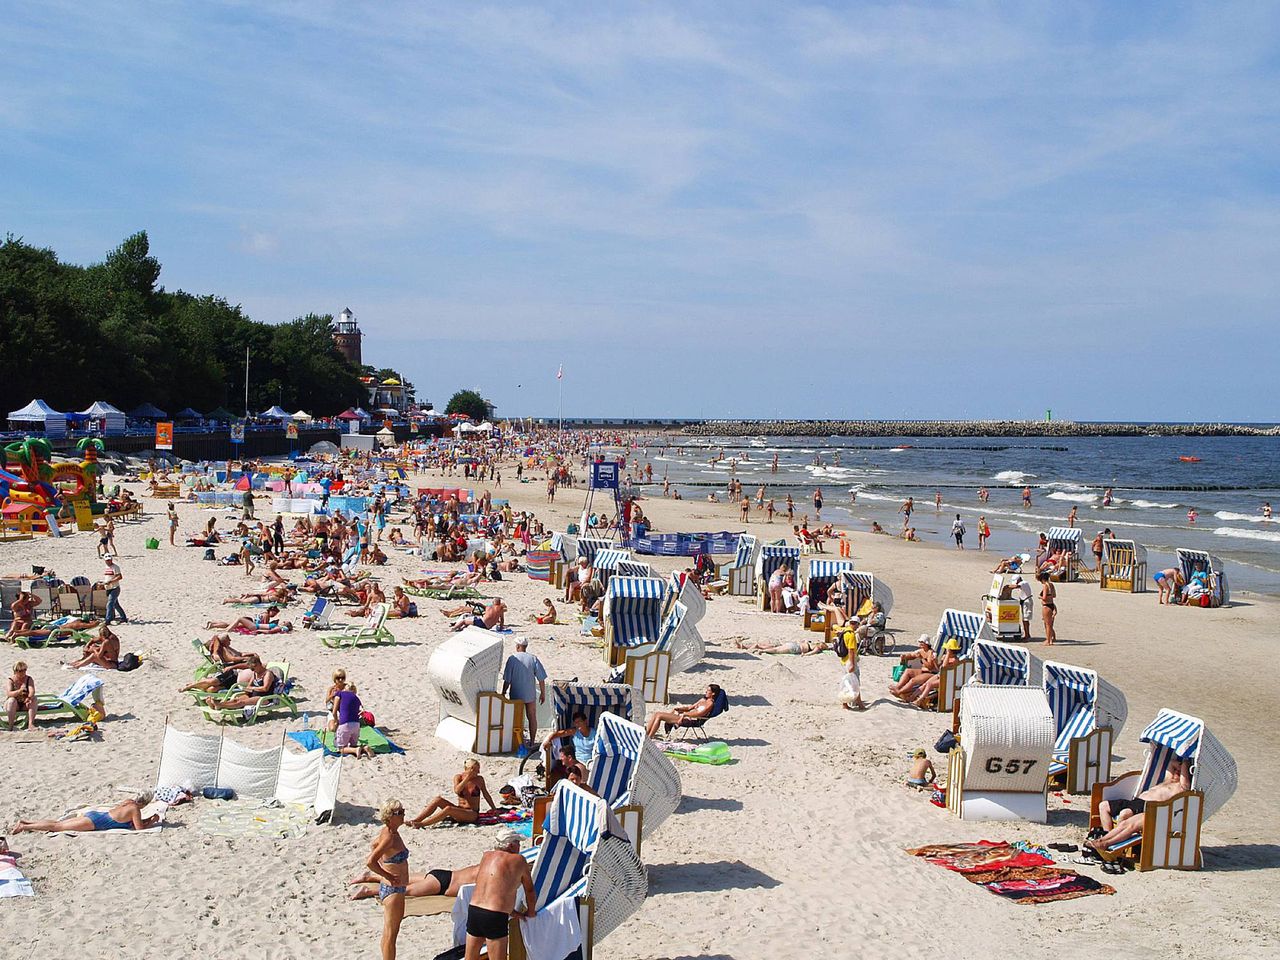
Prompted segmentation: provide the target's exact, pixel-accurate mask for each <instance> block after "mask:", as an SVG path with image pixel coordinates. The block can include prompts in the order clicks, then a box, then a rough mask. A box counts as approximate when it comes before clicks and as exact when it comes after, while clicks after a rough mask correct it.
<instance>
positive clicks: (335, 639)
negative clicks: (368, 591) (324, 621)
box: [320, 603, 396, 649]
mask: <svg viewBox="0 0 1280 960" xmlns="http://www.w3.org/2000/svg"><path fill="white" fill-rule="evenodd" d="M386 624H387V605H386V604H385V603H375V604H374V605H373V607H371V608H370V610H369V617H368V619H366V620H365V622H364V623H362V624H360V625H359V626H348V627H346V628H345V629H343V630H337V631H333V632H331V633H328V634H326V635H325V636H323V637H321V638H320V642H321V643H323V644H324V645H325V646H326V647H332V648H334V649H341V648H344V647H346V648H351V647H357V646H360V645H361V644H379V643H392V644H393V643H395V642H396V638H395V637H394V636H393V635H392V633H391V631H390V630H388V629H387V626H386Z"/></svg>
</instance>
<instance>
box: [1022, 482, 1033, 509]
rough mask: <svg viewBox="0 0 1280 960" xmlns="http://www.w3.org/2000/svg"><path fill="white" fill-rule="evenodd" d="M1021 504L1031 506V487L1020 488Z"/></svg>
mask: <svg viewBox="0 0 1280 960" xmlns="http://www.w3.org/2000/svg"><path fill="white" fill-rule="evenodd" d="M1022 505H1023V506H1024V507H1029V506H1031V488H1030V487H1023V488H1022Z"/></svg>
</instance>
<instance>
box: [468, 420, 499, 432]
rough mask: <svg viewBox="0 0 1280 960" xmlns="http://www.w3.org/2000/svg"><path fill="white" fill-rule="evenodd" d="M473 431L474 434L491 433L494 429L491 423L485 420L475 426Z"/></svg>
mask: <svg viewBox="0 0 1280 960" xmlns="http://www.w3.org/2000/svg"><path fill="white" fill-rule="evenodd" d="M473 429H474V430H475V432H476V433H493V429H494V427H493V424H492V423H490V422H489V421H488V420H486V421H484V422H483V423H478V424H476V426H475V427H474V428H473Z"/></svg>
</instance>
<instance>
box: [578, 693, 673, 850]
mask: <svg viewBox="0 0 1280 960" xmlns="http://www.w3.org/2000/svg"><path fill="white" fill-rule="evenodd" d="M590 760H591V770H590V777H589V779H588V781H587V785H588V786H589V787H590V788H591V789H592V790H594V791H595V792H596V794H597V795H598V796H599V797H601V798H602V799H603V800H604V801H605V802H606V803H608V804H609V807H610V809H612V810H613V812H614V814H615V815H616V816H617V817H618V819H619V821H620V822H621V823H622V826H623V829H625V830H626V831H627V835H628V836H629V837H630V838H631V841H632V844H633V845H634V846H635V850H636V853H637V854H639V853H641V848H640V841H641V839H642V838H647V837H649V836H650V835H651V834H652V833H653V832H654V831H655V830H657V829H658V827H660V826H661V825H662V823H663V821H665V820H666V819H667V817H669V816H671V814H673V813H675V811H676V807H678V806H679V805H680V798H681V796H682V795H683V794H682V791H681V787H680V774H679V773H678V772H677V770H676V767H675V764H674V763H672V762H671V760H670V759H668V757H667V756H666V755H665V754H664V753H663V752H662V751H661V750H659V749H658V746H657V744H655V743H654V742H653V741H651V740H649V739H648V737H646V736H645V732H644V727H641V726H639V725H638V724H635V723H631V722H630V721H627V720H623V719H621V718H620V717H618V716H616V715H614V714H612V713H603V714H601V715H600V717H599V719H598V720H597V722H596V739H595V751H594V752H593V753H592V755H591V758H590Z"/></svg>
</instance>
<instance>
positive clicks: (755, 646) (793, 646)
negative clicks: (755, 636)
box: [733, 639, 831, 657]
mask: <svg viewBox="0 0 1280 960" xmlns="http://www.w3.org/2000/svg"><path fill="white" fill-rule="evenodd" d="M733 645H734V646H735V647H737V648H738V649H739V650H746V651H747V652H748V653H774V654H794V655H796V656H801V657H808V656H811V655H812V654H815V653H822V652H824V651H826V650H830V649H831V646H830V644H828V643H827V642H826V641H825V640H818V641H816V642H815V641H809V640H783V641H781V642H779V643H752V644H746V643H743V642H742V641H741V640H737V639H735V640H734V641H733Z"/></svg>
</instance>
